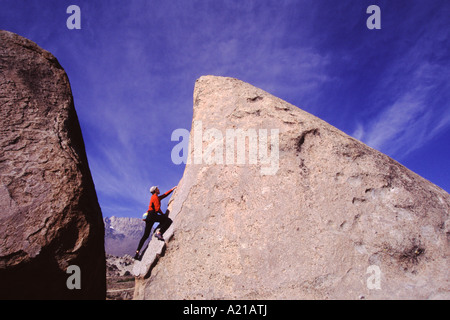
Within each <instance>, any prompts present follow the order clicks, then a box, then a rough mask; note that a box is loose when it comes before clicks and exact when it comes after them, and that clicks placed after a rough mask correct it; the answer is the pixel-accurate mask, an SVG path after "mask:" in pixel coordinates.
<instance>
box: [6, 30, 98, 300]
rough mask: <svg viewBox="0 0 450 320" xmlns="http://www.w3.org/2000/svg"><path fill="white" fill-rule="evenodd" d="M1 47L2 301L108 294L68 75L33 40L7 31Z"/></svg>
mask: <svg viewBox="0 0 450 320" xmlns="http://www.w3.org/2000/svg"><path fill="white" fill-rule="evenodd" d="M0 44H1V45H0V299H105V297H106V265H105V264H106V260H105V249H104V224H103V219H102V212H101V209H100V206H99V204H98V200H97V194H96V192H95V187H94V183H93V181H92V177H91V172H90V169H89V165H88V161H87V157H86V151H85V146H84V142H83V137H82V134H81V129H80V125H79V122H78V117H77V114H76V111H75V107H74V103H73V97H72V92H71V88H70V84H69V80H68V77H67V75H66V73H65V71H64V69H63V68H62V67H61V65H60V64H59V63H58V61H57V60H56V58H55V57H54V56H53V55H52V54H51V53H49V52H48V51H46V50H43V49H42V48H40V47H39V46H38V45H36V44H35V43H33V42H32V41H30V40H28V39H25V38H23V37H21V36H19V35H17V34H14V33H11V32H8V31H1V30H0ZM74 266H75V267H74Z"/></svg>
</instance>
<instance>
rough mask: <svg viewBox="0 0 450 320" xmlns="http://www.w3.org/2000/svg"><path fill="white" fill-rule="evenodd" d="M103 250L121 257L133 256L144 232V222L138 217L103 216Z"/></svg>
mask: <svg viewBox="0 0 450 320" xmlns="http://www.w3.org/2000/svg"><path fill="white" fill-rule="evenodd" d="M104 223H105V251H106V253H107V254H111V255H115V256H119V257H122V256H124V255H126V254H128V255H130V256H133V255H134V251H135V250H136V247H137V245H138V242H139V240H140V239H141V237H142V235H143V234H144V229H145V222H144V221H142V219H139V218H118V217H114V216H113V217H111V218H108V217H106V218H104Z"/></svg>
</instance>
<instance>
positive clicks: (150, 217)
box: [134, 186, 177, 259]
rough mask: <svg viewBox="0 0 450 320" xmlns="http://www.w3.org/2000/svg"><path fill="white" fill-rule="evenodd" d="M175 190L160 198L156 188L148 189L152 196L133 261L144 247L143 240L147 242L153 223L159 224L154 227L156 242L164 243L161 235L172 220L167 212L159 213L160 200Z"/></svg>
mask: <svg viewBox="0 0 450 320" xmlns="http://www.w3.org/2000/svg"><path fill="white" fill-rule="evenodd" d="M176 188H177V187H176V186H175V187H173V188H172V189H170V190H169V191H167V192H166V193H164V194H163V195H161V196H160V195H159V193H160V192H159V189H158V187H156V186H153V187H151V188H150V193H151V194H152V197H151V198H150V204H149V205H148V211H147V217H146V218H145V231H144V235H143V236H142V238H141V241H140V242H139V245H138V248H137V250H136V254H135V256H134V258H135V259H138V258H139V252H140V250H141V248H142V246H143V245H144V242H145V240H147V238H148V236H149V235H150V232H151V231H152V227H153V224H154V223H155V222H159V225H158V227H156V229H157V230H155V237H156V238H158V240H161V241H164V238H163V236H162V235H163V234H164V232H165V231H166V230H167V229H168V228H169V227H170V225H171V224H172V220H171V219H170V218H169V213H168V212H167V213H163V212H162V211H161V200H162V199H164V198H165V197H167V196H168V195H169V194H171V193H172V191H173V190H175V189H176Z"/></svg>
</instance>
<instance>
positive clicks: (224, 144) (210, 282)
mask: <svg viewBox="0 0 450 320" xmlns="http://www.w3.org/2000/svg"><path fill="white" fill-rule="evenodd" d="M238 129H242V130H243V131H244V133H247V134H248V135H249V136H251V137H252V138H250V139H249V138H247V140H246V142H244V143H243V142H242V141H241V146H239V145H238V144H239V142H238V139H236V140H235V141H233V139H232V138H231V137H232V134H233V133H236V130H238ZM259 129H265V130H266V131H264V130H262V131H260V130H259ZM272 129H273V130H272ZM227 130H228V131H227ZM255 132H256V136H257V138H256V141H259V142H260V143H258V145H257V146H258V147H257V148H256V149H255V138H254V135H255ZM200 133H201V135H200ZM228 134H229V136H230V138H228ZM272 137H273V139H272ZM277 138H278V139H277ZM190 141H191V148H190V159H189V160H190V164H187V165H186V169H185V172H184V175H183V178H182V179H181V181H180V183H179V184H178V189H177V190H176V192H175V194H174V196H173V201H172V202H171V203H170V206H169V208H170V209H171V212H172V213H171V217H172V219H173V220H174V223H173V225H172V227H171V229H169V230H168V231H167V232H168V233H170V234H171V235H173V236H172V238H171V241H170V242H168V243H167V244H166V248H162V247H158V248H155V250H154V251H152V252H150V249H149V250H148V252H146V254H145V255H146V256H148V257H150V256H151V257H155V258H156V260H157V259H158V257H159V261H157V263H156V265H155V263H154V261H153V260H152V259H149V260H148V261H147V265H146V268H143V266H142V262H141V263H137V265H138V266H139V268H136V270H140V272H137V275H138V276H139V277H138V278H137V283H136V291H135V298H136V299H362V298H366V299H404V298H408V299H423V298H425V299H428V298H447V299H448V298H450V285H449V279H450V277H449V272H448V266H449V265H450V264H449V262H450V261H449V257H450V255H449V253H450V252H449V239H450V236H449V235H450V233H449V232H450V220H449V210H450V195H449V194H448V193H446V192H445V191H443V190H442V189H440V188H439V187H437V186H435V185H433V184H432V183H430V182H429V181H427V180H425V179H423V178H422V177H420V176H418V175H417V174H415V173H413V172H411V171H410V170H408V169H407V168H405V167H403V166H402V165H400V164H399V163H397V162H396V161H394V160H392V159H391V158H389V157H387V156H386V155H384V154H382V153H380V152H378V151H376V150H373V149H371V148H369V147H368V146H366V145H365V144H363V143H361V142H359V141H357V140H355V139H353V138H351V137H349V136H348V135H346V134H345V133H343V132H341V131H339V130H338V129H336V128H334V127H332V126H331V125H329V124H327V123H326V122H324V121H322V120H320V119H318V118H316V117H314V116H312V115H310V114H308V113H306V112H304V111H302V110H300V109H299V108H297V107H295V106H293V105H290V104H289V103H287V102H284V101H282V100H280V99H278V98H276V97H274V96H272V95H270V94H268V93H266V92H264V91H262V90H260V89H258V88H255V87H253V86H251V85H249V84H246V83H243V82H241V81H239V80H236V79H231V78H222V77H213V76H205V77H201V78H200V79H199V80H197V82H196V85H195V90H194V116H193V125H192V129H191V133H190ZM265 142H266V144H264V143H265ZM242 143H243V144H242ZM233 145H234V146H235V148H234V150H235V151H234V154H232V153H231V150H232V149H233V148H232V147H233ZM266 145H269V146H270V147H269V146H267V147H266ZM242 146H244V147H245V151H246V157H245V159H242V158H241V159H240V160H239V159H238V158H239V150H241V149H242ZM200 147H202V149H201V150H200ZM227 148H228V149H227ZM221 150H222V151H221ZM255 150H256V151H255ZM227 151H230V152H229V153H228V152H227ZM241 156H242V154H241ZM272 156H273V157H272ZM221 158H222V159H223V160H222V163H220V159H221ZM268 159H270V160H268ZM277 160H278V163H277ZM166 238H168V237H166ZM158 250H159V251H158ZM146 256H144V259H143V261H144V260H145V258H146ZM156 260H155V261H156ZM142 270H144V271H142Z"/></svg>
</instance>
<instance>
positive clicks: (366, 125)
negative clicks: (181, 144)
mask: <svg viewBox="0 0 450 320" xmlns="http://www.w3.org/2000/svg"><path fill="white" fill-rule="evenodd" d="M71 4H75V5H78V6H79V7H80V9H81V29H80V30H69V29H68V28H67V27H66V20H67V18H69V14H67V13H66V9H67V7H68V6H69V5H71ZM373 4H375V5H378V6H379V7H380V9H381V29H380V30H369V29H368V28H367V27H366V20H367V18H368V17H369V16H370V15H369V14H367V13H366V9H367V7H368V6H369V5H373ZM0 6H1V10H0V29H4V30H8V31H12V32H15V33H18V34H20V35H22V36H24V37H26V38H29V39H31V40H32V41H34V42H36V43H37V44H38V45H40V46H41V47H43V48H44V49H46V50H48V51H50V52H51V53H53V54H54V55H55V56H56V57H57V59H58V60H59V62H60V63H61V65H62V66H63V67H64V69H65V70H66V72H67V74H68V76H69V79H70V83H71V86H72V91H73V95H74V100H75V107H76V110H77V113H78V116H79V119H80V124H81V127H82V131H83V136H84V139H85V144H86V150H87V154H88V159H89V164H90V168H91V172H92V175H93V178H94V182H95V185H96V190H97V195H98V197H99V202H100V205H101V207H102V211H103V215H104V216H112V215H116V216H129V217H140V216H141V214H142V213H143V212H144V211H145V210H146V208H147V206H148V201H149V196H150V195H149V192H148V189H149V187H150V186H152V185H159V186H160V189H161V191H163V192H164V191H166V190H168V189H169V188H171V187H172V186H175V185H176V184H177V183H178V181H179V179H180V178H181V176H182V174H183V171H184V166H183V165H174V164H173V163H172V161H171V157H170V155H171V150H172V148H173V147H174V145H175V144H176V142H172V141H171V133H172V132H173V130H175V129H177V128H186V129H188V130H189V129H190V126H191V121H192V93H193V87H194V82H195V80H196V79H197V78H198V77H200V76H202V75H207V74H213V75H221V76H230V77H234V78H238V79H240V80H243V81H246V82H249V83H251V84H253V85H255V86H257V87H260V88H262V89H264V90H266V91H268V92H270V93H271V94H273V95H275V96H278V97H280V98H282V99H284V100H286V101H288V102H290V103H292V104H294V105H296V106H298V107H300V108H302V109H304V110H305V111H308V112H310V113H312V114H314V115H316V116H318V117H320V118H322V119H323V120H325V121H327V122H328V123H330V124H332V125H333V126H335V127H337V128H339V129H340V130H342V131H344V132H346V133H348V134H350V135H352V136H354V137H355V138H357V139H360V140H361V141H363V142H364V143H366V144H368V145H370V146H371V147H373V148H375V149H377V150H380V151H382V152H383V153H386V154H387V155H389V156H391V157H392V158H394V159H395V160H397V161H399V162H400V163H402V164H403V165H405V166H406V167H408V168H409V169H411V170H413V171H414V172H416V173H418V174H420V175H421V176H423V177H425V178H426V179H428V180H430V181H431V182H433V183H435V184H437V185H438V186H440V187H441V188H443V189H445V190H446V191H447V192H449V191H450V164H449V163H450V162H449V159H450V144H449V141H450V82H449V75H450V50H449V48H450V45H449V43H450V19H449V17H450V2H449V1H448V0H443V1H439V0H427V1H425V0H408V1H402V0H396V1H376V0H369V1H366V0H352V1H349V0H340V1H330V0H304V1H302V0H296V1H294V0H292V1H283V0H278V1H271V0H270V1H269V0H255V1H251V0H240V1H239V0H236V1H234V0H228V1H221V0H202V1H193V0H177V1H170V0H158V1H153V0H129V1H123V0H109V1H100V0H89V1H85V0H71V1H64V0H54V1H42V0H39V1H38V0H28V1H25V0H0ZM166 204H167V200H166V201H164V204H163V208H165V206H166Z"/></svg>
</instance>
